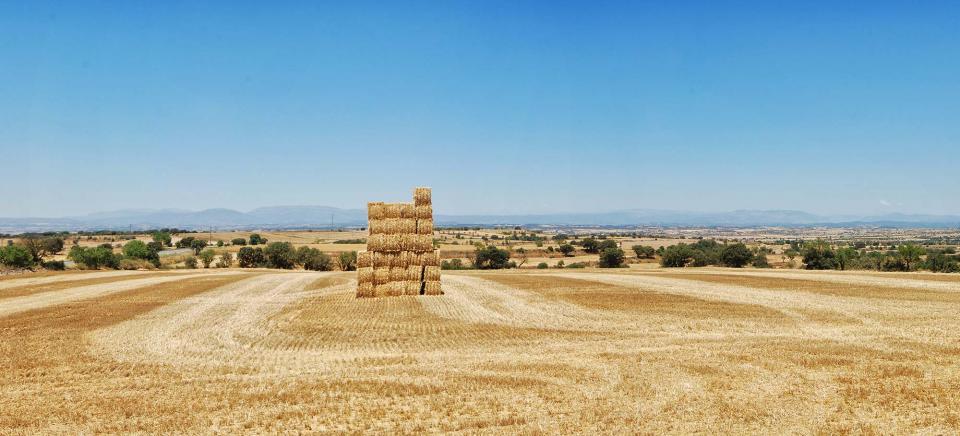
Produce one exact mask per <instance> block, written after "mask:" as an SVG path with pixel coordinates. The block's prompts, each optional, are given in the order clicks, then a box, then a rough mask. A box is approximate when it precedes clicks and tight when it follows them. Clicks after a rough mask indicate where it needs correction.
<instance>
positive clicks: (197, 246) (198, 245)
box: [190, 239, 207, 256]
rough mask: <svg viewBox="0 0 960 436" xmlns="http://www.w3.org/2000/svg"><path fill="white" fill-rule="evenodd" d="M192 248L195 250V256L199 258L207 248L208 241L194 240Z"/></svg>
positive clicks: (191, 244)
mask: <svg viewBox="0 0 960 436" xmlns="http://www.w3.org/2000/svg"><path fill="white" fill-rule="evenodd" d="M190 248H192V249H193V254H194V255H196V256H199V255H200V252H201V251H203V249H204V248H207V241H205V240H203V239H194V240H193V242H191V243H190Z"/></svg>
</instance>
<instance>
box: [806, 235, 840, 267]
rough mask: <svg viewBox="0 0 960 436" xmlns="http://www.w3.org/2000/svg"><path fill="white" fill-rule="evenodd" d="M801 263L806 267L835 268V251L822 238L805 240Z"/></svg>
mask: <svg viewBox="0 0 960 436" xmlns="http://www.w3.org/2000/svg"><path fill="white" fill-rule="evenodd" d="M803 265H804V268H806V269H835V268H836V267H837V261H836V253H835V252H834V251H833V248H832V247H830V243H829V242H827V241H824V240H823V239H817V240H814V241H807V242H805V243H804V244H803Z"/></svg>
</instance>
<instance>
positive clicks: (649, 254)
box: [630, 245, 657, 259]
mask: <svg viewBox="0 0 960 436" xmlns="http://www.w3.org/2000/svg"><path fill="white" fill-rule="evenodd" d="M630 248H631V249H632V250H633V252H634V253H636V255H637V259H653V257H654V255H655V254H656V252H657V250H654V249H653V247H650V246H647V245H634V246H633V247H630Z"/></svg>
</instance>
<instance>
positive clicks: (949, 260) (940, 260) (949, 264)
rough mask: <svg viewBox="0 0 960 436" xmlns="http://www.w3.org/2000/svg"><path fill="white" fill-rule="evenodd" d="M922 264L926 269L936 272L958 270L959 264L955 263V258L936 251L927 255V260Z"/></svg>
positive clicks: (959, 269) (959, 268)
mask: <svg viewBox="0 0 960 436" xmlns="http://www.w3.org/2000/svg"><path fill="white" fill-rule="evenodd" d="M924 266H925V267H926V268H927V269H928V270H930V271H933V272H937V273H955V272H960V265H958V264H957V259H956V258H955V257H953V256H948V255H946V254H943V253H936V254H931V255H929V256H927V261H926V263H925V265H924Z"/></svg>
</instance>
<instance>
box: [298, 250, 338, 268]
mask: <svg viewBox="0 0 960 436" xmlns="http://www.w3.org/2000/svg"><path fill="white" fill-rule="evenodd" d="M297 263H298V264H300V265H303V269H306V270H309V271H330V270H332V269H333V261H332V260H331V259H330V256H327V254H326V253H324V252H322V251H320V250H317V249H316V248H310V247H300V248H298V249H297Z"/></svg>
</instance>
